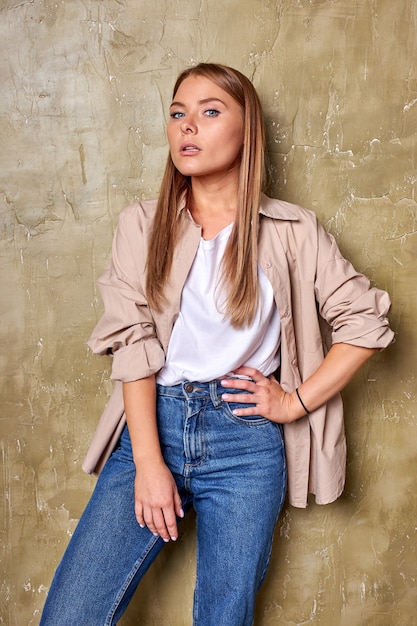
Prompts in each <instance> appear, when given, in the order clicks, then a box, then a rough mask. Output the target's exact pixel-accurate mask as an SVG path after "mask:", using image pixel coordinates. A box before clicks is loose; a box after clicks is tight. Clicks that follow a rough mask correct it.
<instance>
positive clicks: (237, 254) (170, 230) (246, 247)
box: [146, 63, 265, 328]
mask: <svg viewBox="0 0 417 626" xmlns="http://www.w3.org/2000/svg"><path fill="white" fill-rule="evenodd" d="M189 76H202V77H204V78H208V79H209V80H211V81H212V82H213V83H215V84H216V85H217V86H218V87H220V88H221V89H223V90H224V91H225V92H226V93H228V94H229V95H230V96H231V97H232V98H234V99H235V100H236V102H237V103H238V104H239V105H240V106H241V107H242V111H243V119H244V139H243V141H244V144H243V148H242V155H241V161H240V169H239V184H238V210H237V214H236V219H235V223H234V226H233V230H232V232H231V235H230V238H229V241H228V244H227V247H226V250H225V253H224V257H223V261H222V271H221V285H222V286H223V287H225V288H226V293H227V297H226V302H225V315H226V317H227V318H228V319H229V320H230V323H231V324H232V325H233V326H234V327H235V328H241V327H243V326H245V325H246V324H251V323H252V322H253V321H254V319H255V314H256V308H257V303H258V278H257V238H258V222H259V199H260V193H261V191H262V184H263V178H264V159H265V129H264V119H263V114H262V107H261V104H260V101H259V98H258V95H257V93H256V91H255V88H254V86H253V85H252V83H251V82H250V80H249V79H248V78H246V76H244V75H243V74H242V73H241V72H239V71H238V70H235V69H233V68H230V67H227V66H224V65H219V64H214V63H200V64H199V65H196V66H195V67H190V68H187V69H186V70H184V71H183V72H182V73H181V74H180V75H179V77H178V78H177V81H176V83H175V86H174V90H173V97H175V94H176V92H177V91H178V88H179V86H180V85H181V83H182V82H183V81H184V80H185V79H186V78H188V77H189ZM190 189H191V181H190V178H189V177H187V176H183V175H182V174H181V173H180V172H179V171H178V170H177V169H176V167H175V166H174V164H173V162H172V159H171V156H170V155H169V156H168V160H167V164H166V167H165V173H164V176H163V179H162V184H161V190H160V195H159V199H158V204H157V209H156V214H155V220H154V224H153V230H152V234H151V238H150V243H149V252H148V263H147V280H146V295H147V299H148V302H149V305H150V306H151V307H152V308H154V309H156V310H157V311H160V310H161V309H162V308H163V304H164V287H165V285H166V283H167V281H168V279H169V275H170V271H171V266H172V258H173V253H174V249H175V246H176V244H177V234H178V220H179V215H178V206H179V202H180V201H181V198H182V197H183V196H184V194H185V196H186V200H187V197H188V194H189V193H190Z"/></svg>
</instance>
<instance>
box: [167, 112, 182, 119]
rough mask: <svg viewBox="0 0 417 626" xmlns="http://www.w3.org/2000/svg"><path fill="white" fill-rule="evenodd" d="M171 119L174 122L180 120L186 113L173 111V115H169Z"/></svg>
mask: <svg viewBox="0 0 417 626" xmlns="http://www.w3.org/2000/svg"><path fill="white" fill-rule="evenodd" d="M169 115H170V117H172V119H173V120H179V119H180V118H181V117H183V116H184V113H182V112H181V111H172V113H170V114H169Z"/></svg>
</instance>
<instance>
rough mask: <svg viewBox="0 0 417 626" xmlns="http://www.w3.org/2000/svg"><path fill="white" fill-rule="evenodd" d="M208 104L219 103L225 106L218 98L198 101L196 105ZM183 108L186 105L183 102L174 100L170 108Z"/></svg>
mask: <svg viewBox="0 0 417 626" xmlns="http://www.w3.org/2000/svg"><path fill="white" fill-rule="evenodd" d="M208 102H220V103H221V104H223V105H224V106H226V104H225V102H223V100H220V98H203V100H199V101H198V104H207V103H208ZM174 106H175V107H185V106H186V105H185V104H184V103H183V102H179V101H178V100H175V101H174V102H171V104H170V107H174Z"/></svg>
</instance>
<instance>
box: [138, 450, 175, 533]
mask: <svg viewBox="0 0 417 626" xmlns="http://www.w3.org/2000/svg"><path fill="white" fill-rule="evenodd" d="M135 515H136V519H137V521H138V523H139V525H140V526H141V527H142V528H144V527H145V526H147V527H148V528H149V530H150V531H151V532H152V533H153V534H154V535H155V536H157V535H159V537H161V538H162V539H163V540H164V541H169V540H170V539H171V540H172V541H176V540H177V538H178V529H177V517H184V511H183V510H182V506H181V498H180V496H179V493H178V490H177V486H176V484H175V481H174V478H173V476H172V474H171V472H170V471H169V469H168V467H167V466H166V465H165V463H164V462H163V461H162V460H161V461H159V462H157V463H155V462H146V463H145V462H142V463H141V464H136V478H135Z"/></svg>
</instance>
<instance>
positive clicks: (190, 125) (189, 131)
mask: <svg viewBox="0 0 417 626" xmlns="http://www.w3.org/2000/svg"><path fill="white" fill-rule="evenodd" d="M181 130H182V132H183V133H184V135H193V134H195V133H196V132H197V126H196V124H195V122H194V120H193V119H192V118H190V117H188V118H186V119H184V121H183V123H182V124H181Z"/></svg>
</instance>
